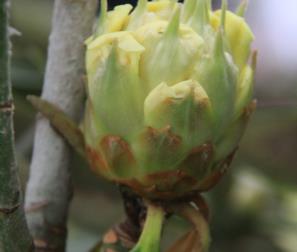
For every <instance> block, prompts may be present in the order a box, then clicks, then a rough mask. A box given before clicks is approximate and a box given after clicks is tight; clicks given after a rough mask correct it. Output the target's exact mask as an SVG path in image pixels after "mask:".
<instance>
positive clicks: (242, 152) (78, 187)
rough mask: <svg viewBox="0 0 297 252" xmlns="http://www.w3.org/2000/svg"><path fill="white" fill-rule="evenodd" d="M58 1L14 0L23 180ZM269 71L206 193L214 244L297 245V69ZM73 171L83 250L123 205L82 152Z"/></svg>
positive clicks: (263, 250)
mask: <svg viewBox="0 0 297 252" xmlns="http://www.w3.org/2000/svg"><path fill="white" fill-rule="evenodd" d="M52 4H53V1H52V0H12V25H13V27H15V28H16V29H17V30H19V31H20V32H21V34H22V35H21V36H15V37H13V66H12V75H13V85H14V98H15V106H16V113H15V130H16V147H17V156H18V159H19V167H20V171H21V175H22V180H23V185H25V181H26V179H27V177H28V166H29V162H30V157H31V151H32V144H33V134H34V119H35V112H34V111H33V109H32V107H31V106H30V105H29V103H28V102H27V101H26V99H25V97H26V95H27V94H39V93H40V91H41V87H42V81H43V74H44V70H45V64H46V53H47V51H46V50H47V43H48V34H49V31H50V18H51V11H52ZM264 32H265V31H263V36H265V33H264ZM61 39H62V38H61ZM260 56H261V54H260ZM264 56H265V55H263V57H264ZM261 57H262V56H261ZM296 68H297V66H296ZM266 72H267V71H266ZM284 73H286V71H284ZM271 76H273V77H271ZM271 76H265V75H263V74H262V73H261V72H259V73H258V77H257V79H258V83H257V86H258V88H257V94H256V96H257V98H258V102H259V108H258V110H257V112H256V113H255V114H254V116H253V117H252V120H251V122H250V124H249V127H248V129H247V132H246V135H245V137H244V139H243V141H242V143H241V146H240V149H239V151H238V155H237V158H236V160H235V162H234V163H233V165H232V167H231V169H230V171H229V174H228V175H227V176H226V177H225V178H224V179H223V181H222V182H221V183H220V184H219V185H218V187H217V188H216V189H215V190H214V191H213V192H212V193H208V194H206V195H207V198H208V201H209V202H210V206H211V209H212V220H211V223H212V236H213V244H212V249H211V251H212V252H216V251H218V252H224V251H228V252H232V251H234V252H235V251H241V252H250V251H252V252H294V251H296V247H297V244H296V241H297V240H296V234H297V192H296V190H297V187H296V181H297V157H296V150H297V106H296V103H295V104H294V103H293V104H292V102H291V101H292V100H293V101H294V102H295V101H296V100H297V92H296V90H297V84H296V73H295V72H294V73H291V75H287V73H286V75H284V74H282V69H279V71H278V72H272V71H271ZM267 82H269V85H267ZM280 84H281V85H280ZM280 101H281V102H280ZM72 171H73V186H74V190H75V194H74V199H73V202H72V207H71V210H70V220H69V238H70V239H69V251H71V252H81V251H87V249H88V248H90V247H92V245H94V244H95V243H96V241H97V240H99V239H100V235H101V234H102V232H104V230H106V229H107V227H108V226H110V225H112V224H113V223H115V222H117V221H119V220H121V218H122V213H123V208H122V205H121V199H120V195H119V193H118V192H117V188H116V186H114V185H111V184H109V183H107V182H105V181H103V180H102V179H100V178H97V177H96V176H95V175H94V174H92V173H91V172H90V171H89V169H88V167H87V165H86V164H85V163H84V162H83V161H82V160H81V159H80V158H79V157H75V158H74V160H73V165H72ZM185 227H186V225H185V223H183V222H182V221H181V220H179V219H178V218H173V219H172V220H171V221H170V222H169V225H168V226H167V227H166V229H168V230H170V232H169V234H168V235H167V236H166V237H165V239H164V246H167V245H168V244H169V243H170V241H171V240H172V239H173V238H172V237H177V236H178V235H179V234H181V230H184V229H185ZM166 233H168V232H167V231H166Z"/></svg>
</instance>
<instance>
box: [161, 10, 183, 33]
mask: <svg viewBox="0 0 297 252" xmlns="http://www.w3.org/2000/svg"><path fill="white" fill-rule="evenodd" d="M179 25H180V8H177V10H176V11H175V13H174V14H173V16H172V18H171V20H170V22H169V24H168V27H167V30H166V32H165V34H164V35H165V37H176V36H177V34H178V31H179Z"/></svg>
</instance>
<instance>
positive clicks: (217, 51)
mask: <svg viewBox="0 0 297 252" xmlns="http://www.w3.org/2000/svg"><path fill="white" fill-rule="evenodd" d="M224 53H225V51H224V30H223V28H222V27H220V28H219V29H218V31H217V33H216V38H215V46H214V55H215V57H221V56H224Z"/></svg>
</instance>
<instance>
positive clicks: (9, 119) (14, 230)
mask: <svg viewBox="0 0 297 252" xmlns="http://www.w3.org/2000/svg"><path fill="white" fill-rule="evenodd" d="M7 7H8V0H0V251H1V252H29V251H32V240H31V237H30V234H29V231H28V228H27V225H26V220H25V214H24V210H23V205H22V197H21V192H20V183H19V178H18V171H17V167H16V158H15V150H14V132H13V109H14V106H13V101H12V93H11V81H10V57H9V54H10V52H9V50H10V48H9V46H10V45H9V35H8V33H9V31H8V8H7Z"/></svg>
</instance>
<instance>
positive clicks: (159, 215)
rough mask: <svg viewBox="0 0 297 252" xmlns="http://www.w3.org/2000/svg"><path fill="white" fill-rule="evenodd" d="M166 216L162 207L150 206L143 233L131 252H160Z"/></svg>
mask: <svg viewBox="0 0 297 252" xmlns="http://www.w3.org/2000/svg"><path fill="white" fill-rule="evenodd" d="M164 216H165V213H164V210H163V209H162V208H161V207H159V206H155V205H152V204H149V205H148V209H147V216H146V220H145V224H144V227H143V231H142V233H141V236H140V238H139V241H138V242H137V244H136V246H135V247H134V248H133V249H132V250H131V251H130V252H160V241H161V232H162V226H163V220H164Z"/></svg>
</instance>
